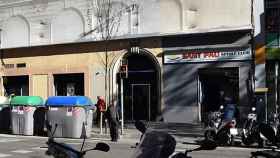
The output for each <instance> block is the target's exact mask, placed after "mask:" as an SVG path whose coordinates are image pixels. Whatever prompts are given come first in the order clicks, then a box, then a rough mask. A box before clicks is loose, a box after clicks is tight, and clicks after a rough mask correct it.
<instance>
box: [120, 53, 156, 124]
mask: <svg viewBox="0 0 280 158" xmlns="http://www.w3.org/2000/svg"><path fill="white" fill-rule="evenodd" d="M123 60H125V61H126V63H127V69H128V77H127V78H123V79H122V80H123V85H122V87H123V101H124V103H123V104H124V105H123V106H124V120H125V122H127V123H129V122H133V121H135V120H145V121H156V119H157V117H158V116H159V115H160V114H161V111H160V109H161V108H160V89H159V88H160V74H159V73H160V72H159V70H160V69H159V65H158V63H157V61H156V59H154V57H153V56H152V55H150V54H149V53H148V52H145V51H143V50H141V51H140V53H137V54H136V53H127V54H126V55H125V56H124V57H123ZM118 85H120V86H118V87H119V90H118V91H119V93H118V94H121V82H120V78H119V79H118ZM119 97H120V96H119Z"/></svg>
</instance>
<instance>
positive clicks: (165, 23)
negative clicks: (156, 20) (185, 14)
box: [160, 0, 182, 32]
mask: <svg viewBox="0 0 280 158" xmlns="http://www.w3.org/2000/svg"><path fill="white" fill-rule="evenodd" d="M160 16H161V17H160V24H161V29H162V30H161V31H163V32H175V31H180V30H181V28H182V5H181V3H180V2H179V1H178V0H172V1H170V0H161V1H160Z"/></svg>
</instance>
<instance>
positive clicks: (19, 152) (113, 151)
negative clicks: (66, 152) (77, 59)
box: [0, 134, 258, 158]
mask: <svg viewBox="0 0 280 158" xmlns="http://www.w3.org/2000/svg"><path fill="white" fill-rule="evenodd" d="M46 140H47V138H45V137H34V136H15V135H4V134H1V135H0V143H1V145H0V158H6V157H7V158H16V157H22V158H39V157H40V158H46V157H48V156H46V155H45V151H46V148H41V147H46V144H45V142H46ZM56 140H57V141H60V142H65V143H67V144H69V145H72V146H74V147H75V148H80V147H81V144H82V140H80V139H64V138H58V139H56ZM137 140H138V139H137V138H135V139H130V138H129V139H128V138H122V139H121V140H120V141H119V142H116V143H115V142H111V141H109V139H107V138H104V139H102V138H98V139H97V138H91V139H87V140H86V143H85V148H84V149H88V148H92V147H94V146H95V144H96V143H97V142H105V143H108V144H109V145H110V151H109V152H108V153H103V152H100V151H91V152H88V153H87V155H86V157H88V158H91V157H100V158H101V157H102V158H116V157H122V158H129V157H131V155H132V153H133V150H134V148H132V146H134V145H135V143H136V142H137ZM193 140H194V138H184V139H182V141H180V142H177V145H176V152H179V151H182V152H183V151H184V150H185V149H193V148H196V147H197V145H194V144H193ZM256 150H258V149H256V148H245V147H218V148H217V149H216V150H213V151H197V152H193V153H191V154H190V155H191V156H193V157H194V158H196V157H197V158H204V157H207V158H249V157H250V152H251V151H256Z"/></svg>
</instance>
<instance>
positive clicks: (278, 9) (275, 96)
mask: <svg viewBox="0 0 280 158" xmlns="http://www.w3.org/2000/svg"><path fill="white" fill-rule="evenodd" d="M265 2H266V3H265V34H266V73H267V80H266V81H267V87H268V90H269V91H268V105H269V111H270V112H276V111H277V112H278V110H277V109H278V106H279V59H280V58H279V50H280V49H279V48H280V47H279V46H280V44H279V41H280V40H279V32H280V27H279V26H280V19H279V16H278V15H279V13H280V3H279V2H278V1H275V0H274V1H273V0H267V1H265Z"/></svg>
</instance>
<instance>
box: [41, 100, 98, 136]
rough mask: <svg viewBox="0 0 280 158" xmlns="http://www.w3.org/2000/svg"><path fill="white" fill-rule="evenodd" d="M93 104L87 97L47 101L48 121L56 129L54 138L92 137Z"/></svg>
mask: <svg viewBox="0 0 280 158" xmlns="http://www.w3.org/2000/svg"><path fill="white" fill-rule="evenodd" d="M92 105H93V104H92V102H91V100H90V99H89V98H88V97H86V96H53V97H49V98H48V99H47V101H46V106H47V107H48V114H47V120H48V121H49V123H50V124H51V125H52V127H55V125H57V127H56V131H55V133H54V137H68V138H81V137H82V136H83V135H85V136H86V137H90V132H91V129H92V110H91V107H92Z"/></svg>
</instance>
